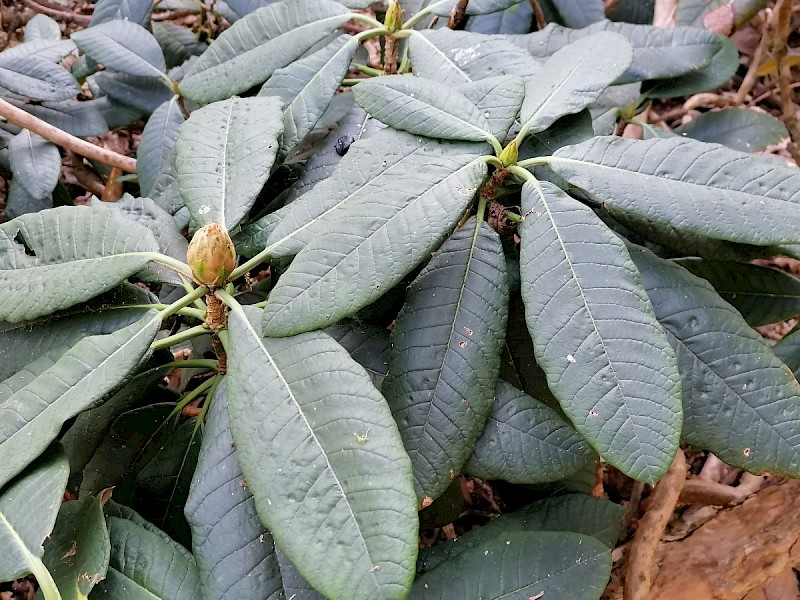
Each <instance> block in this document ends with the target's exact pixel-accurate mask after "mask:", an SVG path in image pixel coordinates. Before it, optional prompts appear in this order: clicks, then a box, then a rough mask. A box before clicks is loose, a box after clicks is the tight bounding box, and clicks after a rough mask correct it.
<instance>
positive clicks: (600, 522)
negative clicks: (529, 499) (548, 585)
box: [417, 494, 625, 572]
mask: <svg viewBox="0 0 800 600" xmlns="http://www.w3.org/2000/svg"><path fill="white" fill-rule="evenodd" d="M624 514H625V509H624V508H622V507H621V506H620V505H618V504H614V503H612V502H609V501H608V500H603V499H600V498H594V497H592V496H589V495H586V494H567V495H565V496H556V497H554V498H545V499H544V500H538V501H536V502H534V503H533V504H529V505H528V506H525V507H523V508H520V509H519V510H516V511H514V512H512V513H507V514H504V515H500V516H499V517H498V518H496V519H494V520H493V521H489V522H488V523H487V524H486V525H484V526H483V527H478V528H476V529H473V530H472V531H469V532H467V533H466V534H464V535H462V536H459V537H458V538H456V539H455V540H453V541H452V542H445V543H442V544H437V545H436V546H434V547H433V548H430V549H428V550H427V551H423V552H421V553H420V561H419V563H418V565H417V569H418V571H420V572H426V571H430V570H431V569H433V568H435V567H437V566H438V565H440V564H441V563H443V562H444V561H446V560H449V559H451V558H454V557H456V556H458V555H459V554H461V553H462V552H464V550H468V549H470V548H475V547H476V546H478V545H480V544H483V543H485V542H487V541H488V540H490V539H492V538H493V537H495V536H497V535H499V534H502V533H503V532H509V531H571V532H573V533H580V534H583V535H588V536H591V537H593V538H595V539H596V540H599V541H600V542H601V543H602V544H604V545H605V546H606V547H607V548H608V549H610V550H613V549H614V547H615V546H616V544H617V539H618V538H619V533H620V528H621V525H622V516H623V515H624Z"/></svg>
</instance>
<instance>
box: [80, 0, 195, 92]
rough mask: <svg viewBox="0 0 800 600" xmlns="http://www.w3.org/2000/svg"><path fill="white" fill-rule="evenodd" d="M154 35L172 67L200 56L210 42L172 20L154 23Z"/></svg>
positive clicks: (172, 75)
mask: <svg viewBox="0 0 800 600" xmlns="http://www.w3.org/2000/svg"><path fill="white" fill-rule="evenodd" d="M96 10H97V9H95V11H96ZM153 35H154V36H156V40H158V45H159V46H161V50H162V51H163V52H164V59H165V60H166V63H167V66H168V67H170V68H171V67H177V66H179V65H183V64H184V63H185V62H186V61H187V60H189V59H190V58H192V57H193V56H200V55H201V54H202V53H203V52H205V51H206V50H207V49H208V44H207V43H205V42H201V41H200V40H199V39H198V36H197V33H195V32H194V31H192V30H191V29H188V28H186V27H181V26H180V25H175V24H174V23H171V22H170V21H159V22H156V23H153ZM170 76H171V77H172V78H173V79H177V77H176V76H175V74H174V73H170Z"/></svg>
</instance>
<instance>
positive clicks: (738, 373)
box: [631, 249, 800, 477]
mask: <svg viewBox="0 0 800 600" xmlns="http://www.w3.org/2000/svg"><path fill="white" fill-rule="evenodd" d="M631 257H632V258H633V259H634V260H635V261H636V264H637V265H638V267H639V270H640V272H641V274H642V283H643V284H644V286H645V288H646V289H647V292H648V294H650V298H651V299H652V301H653V308H654V309H655V311H656V315H657V316H658V318H659V320H660V321H661V322H662V323H663V325H664V327H666V329H667V331H668V332H669V337H670V342H671V343H672V345H673V346H674V347H675V351H676V354H677V356H678V366H679V369H680V373H681V377H682V379H683V410H684V419H685V422H684V425H683V437H684V438H685V439H686V441H688V442H689V443H690V444H693V445H696V446H698V447H700V448H704V449H708V450H710V451H712V452H713V453H714V454H716V455H717V456H719V457H720V458H721V459H722V460H723V461H725V462H726V463H728V464H730V465H734V466H737V467H742V468H744V469H747V470H748V471H752V472H754V473H760V472H763V471H769V472H770V473H772V474H774V475H786V476H789V477H798V476H800V385H798V383H797V380H796V379H795V378H794V376H793V375H792V373H791V372H790V371H789V370H788V369H787V368H786V366H785V365H784V364H783V363H782V362H781V361H780V360H779V359H778V358H777V357H776V356H775V355H774V354H773V352H772V351H771V350H770V349H769V347H768V346H767V344H766V342H765V341H764V340H763V339H762V338H761V336H759V335H758V334H757V333H756V332H754V331H753V330H752V329H751V328H750V327H749V326H748V325H747V323H745V321H744V320H743V319H742V318H741V316H739V314H738V313H737V312H736V311H735V310H734V309H733V307H731V306H730V305H729V304H728V303H726V302H725V301H723V300H722V299H721V298H720V297H719V296H718V295H717V293H716V292H715V291H714V288H712V287H711V285H710V284H709V283H708V282H706V281H705V280H703V279H700V278H699V277H696V276H695V275H692V274H691V273H689V272H688V271H686V270H685V269H683V268H682V267H680V266H678V265H677V264H675V263H673V262H670V261H666V260H664V259H660V258H658V257H656V256H655V255H654V254H652V253H651V252H649V251H646V250H643V249H633V250H631Z"/></svg>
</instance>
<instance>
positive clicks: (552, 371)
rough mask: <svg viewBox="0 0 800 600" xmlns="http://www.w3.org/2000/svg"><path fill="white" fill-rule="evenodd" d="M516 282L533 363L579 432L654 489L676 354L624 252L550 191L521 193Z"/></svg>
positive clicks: (672, 438) (662, 462) (667, 444)
mask: <svg viewBox="0 0 800 600" xmlns="http://www.w3.org/2000/svg"><path fill="white" fill-rule="evenodd" d="M522 203H523V205H522V214H524V215H526V217H525V221H524V223H523V225H522V227H521V228H520V235H521V237H522V247H521V250H520V274H521V277H522V298H523V300H524V302H525V316H526V320H527V322H528V329H529V330H530V333H531V337H532V338H533V343H534V350H535V353H536V361H537V362H538V364H539V365H540V366H541V367H542V369H543V370H544V372H545V373H546V374H547V381H548V383H549V385H550V390H551V391H552V392H553V394H554V395H555V396H556V398H557V399H558V401H559V403H560V404H561V407H562V408H563V409H564V412H565V413H566V414H567V416H568V417H569V418H570V420H571V421H572V423H573V424H574V425H575V427H576V428H577V429H578V431H579V432H580V433H581V434H582V435H583V436H584V437H585V438H586V439H587V440H588V441H589V443H590V444H591V445H592V446H593V447H594V448H595V449H596V450H597V451H598V452H599V453H600V455H601V456H603V458H605V459H606V460H607V461H608V462H610V463H611V464H613V465H614V466H616V467H617V468H618V469H620V470H621V471H623V472H624V473H626V474H627V475H629V476H631V477H634V478H636V479H641V480H642V481H646V482H650V483H655V482H656V481H658V479H660V477H661V476H662V475H663V474H664V473H665V472H666V470H667V468H668V467H669V465H670V464H671V463H672V459H673V456H674V454H675V451H676V450H677V448H678V442H679V437H680V430H681V421H682V419H681V401H680V379H679V376H678V372H677V368H676V361H675V354H674V352H673V350H672V348H671V347H670V345H669V342H668V341H667V336H666V333H665V332H664V330H663V329H662V327H661V325H660V324H659V323H658V321H656V318H655V315H654V314H653V307H652V306H651V304H650V301H649V299H648V298H647V294H646V293H645V291H644V289H643V288H642V285H641V282H640V279H639V274H638V271H637V269H636V266H635V265H634V264H633V262H632V261H631V259H630V257H629V256H628V252H627V250H626V249H625V246H624V243H623V242H622V240H620V239H619V238H618V237H617V236H616V235H615V234H614V233H613V232H612V231H611V230H609V229H608V228H607V227H606V226H605V225H604V224H603V223H602V221H600V219H599V217H597V216H596V215H595V214H594V213H593V212H592V210H591V209H590V208H588V207H587V206H584V205H583V204H581V203H580V202H578V201H577V200H574V199H572V198H570V197H569V196H567V194H565V193H564V192H562V191H561V190H560V189H558V188H557V187H556V186H554V185H552V184H550V183H547V182H543V183H541V184H539V185H537V184H534V183H530V182H528V183H526V184H525V185H524V186H523V189H522Z"/></svg>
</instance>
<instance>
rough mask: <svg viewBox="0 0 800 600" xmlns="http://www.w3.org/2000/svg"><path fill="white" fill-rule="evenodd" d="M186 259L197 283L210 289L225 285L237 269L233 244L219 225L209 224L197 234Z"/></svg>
mask: <svg viewBox="0 0 800 600" xmlns="http://www.w3.org/2000/svg"><path fill="white" fill-rule="evenodd" d="M186 257H187V258H188V260H189V266H190V267H191V268H192V275H194V279H195V281H197V283H201V284H203V285H207V286H209V287H219V286H221V285H223V284H224V283H225V282H226V281H227V280H228V275H230V273H231V271H233V269H234V268H236V250H235V249H234V247H233V242H232V241H231V238H230V236H229V235H228V232H227V231H225V229H224V228H223V227H222V225H219V224H218V223H209V224H208V225H204V226H203V227H201V228H200V229H198V230H197V231H196V232H195V234H194V237H193V238H192V241H191V242H190V243H189V251H188V252H187V254H186Z"/></svg>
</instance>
